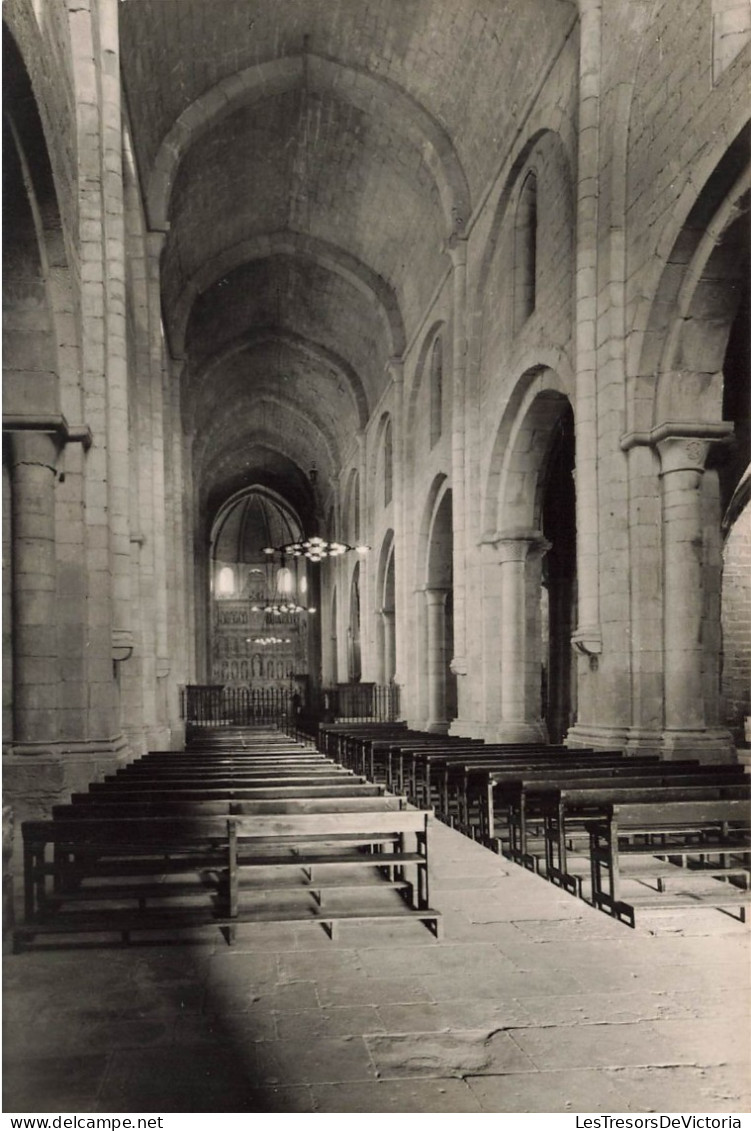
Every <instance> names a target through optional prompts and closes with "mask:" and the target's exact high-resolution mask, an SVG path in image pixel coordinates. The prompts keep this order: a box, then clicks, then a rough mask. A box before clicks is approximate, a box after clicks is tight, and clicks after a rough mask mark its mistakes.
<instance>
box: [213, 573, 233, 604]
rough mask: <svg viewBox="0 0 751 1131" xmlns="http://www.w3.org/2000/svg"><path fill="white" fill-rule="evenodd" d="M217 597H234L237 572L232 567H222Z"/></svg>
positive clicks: (217, 586) (217, 584)
mask: <svg viewBox="0 0 751 1131" xmlns="http://www.w3.org/2000/svg"><path fill="white" fill-rule="evenodd" d="M216 595H217V597H234V595H235V571H234V570H233V569H232V566H222V568H221V569H220V570H219V576H218V577H217V580H216Z"/></svg>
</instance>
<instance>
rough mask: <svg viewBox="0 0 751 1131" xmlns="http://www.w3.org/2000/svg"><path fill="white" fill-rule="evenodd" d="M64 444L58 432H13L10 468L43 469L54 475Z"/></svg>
mask: <svg viewBox="0 0 751 1131" xmlns="http://www.w3.org/2000/svg"><path fill="white" fill-rule="evenodd" d="M64 443H65V441H64V440H63V439H62V437H61V435H60V433H59V432H13V433H12V434H11V442H10V451H11V466H12V467H14V468H15V467H19V466H22V465H34V466H36V467H45V468H47V469H48V470H49V471H51V472H52V473H53V474H54V472H55V470H56V468H57V460H58V456H59V455H60V452H61V451H62V449H63V447H64Z"/></svg>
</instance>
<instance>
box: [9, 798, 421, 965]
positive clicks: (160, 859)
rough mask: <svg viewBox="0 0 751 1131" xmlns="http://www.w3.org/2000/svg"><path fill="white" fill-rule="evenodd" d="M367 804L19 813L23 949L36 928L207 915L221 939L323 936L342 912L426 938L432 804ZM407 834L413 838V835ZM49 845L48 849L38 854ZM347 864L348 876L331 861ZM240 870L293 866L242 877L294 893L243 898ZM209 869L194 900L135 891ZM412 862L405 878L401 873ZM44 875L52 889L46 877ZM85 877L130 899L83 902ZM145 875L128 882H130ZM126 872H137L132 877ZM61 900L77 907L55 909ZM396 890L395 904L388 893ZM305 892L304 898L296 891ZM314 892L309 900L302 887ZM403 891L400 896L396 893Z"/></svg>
mask: <svg viewBox="0 0 751 1131" xmlns="http://www.w3.org/2000/svg"><path fill="white" fill-rule="evenodd" d="M379 800H382V801H383V802H384V803H385V805H384V806H379V808H378V809H377V810H373V811H369V812H355V813H352V812H330V811H327V812H322V813H317V812H299V811H293V812H286V813H282V814H279V813H275V814H268V813H264V812H257V811H256V810H255V808H254V810H253V812H252V814H248V813H247V812H241V813H238V814H233V815H230V816H206V817H204V816H191V817H142V816H138V817H132V818H131V817H117V818H116V819H112V818H109V817H108V818H106V819H99V818H91V819H89V818H85V817H80V816H79V817H76V818H71V817H69V816H68V817H66V818H65V819H60V818H58V819H53V820H51V821H27V822H25V823H24V825H23V837H24V887H25V911H26V920H25V922H24V923H23V924H22V925H21V926H19V927H18V928H17V929H16V932H15V945H16V947H17V948H21V947H23V946H24V945H26V944H27V943H28V942H29V941H31V940H32V939H33V938H34V937H35V936H36V935H39V934H58V933H65V932H70V931H73V932H79V933H81V932H85V933H90V932H97V933H99V932H116V933H118V934H120V935H121V937H122V938H123V941H129V939H130V936H131V933H132V932H134V931H141V930H159V931H162V930H164V929H169V930H174V929H182V928H193V927H197V926H205V925H208V924H214V925H219V926H223V927H225V928H227V929H228V930H227V937H228V941H229V942H231V941H232V939H233V937H234V928H235V927H236V926H237V924H238V923H240V922H254V921H257V922H260V921H269V920H273V921H275V922H279V921H284V922H287V921H311V920H312V921H318V922H321V923H322V924H323V925H324V926H325V927H326V929H327V931H328V933H329V934H333V932H334V927H335V924H336V923H337V922H339V921H341V920H368V919H382V918H388V919H392V918H393V919H400V918H404V917H405V916H406V917H408V918H417V919H419V920H421V921H422V922H424V923H425V924H426V925H427V926H429V927H430V929H431V930H432V931H433V933H434V934H436V936H438V934H439V933H440V915H439V913H438V912H437V911H435V910H434V909H432V908H431V907H430V905H429V881H428V824H429V821H430V818H431V814H429V813H425V812H420V811H416V810H412V809H409V810H407V809H404V808H401V807H395V806H398V805H399V802H398V799H395V798H383V799H379ZM412 842H413V843H412ZM50 846H51V847H52V850H53V856H52V859H51V860H49V859H48V858H47V850H48V849H49V847H50ZM342 867H344V868H345V869H353V868H354V869H355V870H357V871H358V875H356V876H355V877H353V878H352V879H351V881H350V882H348V881H347V879H346V877H345V878H343V877H342V876H341V873H340V870H341V868H342ZM248 869H263V870H268V869H271V870H276V869H283V870H286V871H287V872H291V873H292V874H293V878H292V881H291V882H289V881H287V882H285V883H282V884H281V886H280V885H279V884H278V883H277V882H274V881H271V882H270V881H269V880H268V878H264V879H263V881H262V882H261V883H260V884H255V885H252V884H251V890H252V891H254V892H255V893H256V894H259V893H260V894H262V893H267V892H268V891H269V890H280V891H284V892H285V893H287V894H289V893H291V894H292V895H293V896H295V897H297V902H296V903H295V904H294V905H293V906H291V907H281V908H276V909H274V911H273V912H266V911H265V910H264V909H263V908H252V907H250V906H249V904H248V902H247V899H246V896H247V891H246V888H245V885H244V884H241V882H240V877H241V874H242V873H243V872H246V870H248ZM196 870H199V871H204V872H205V871H206V870H209V871H210V872H212V874H218V875H219V876H220V877H221V882H219V883H213V884H210V885H208V886H205V885H204V887H203V890H200V889H199V891H198V895H199V897H200V903H199V905H198V906H197V907H196V906H190V907H186V906H182V907H167V908H164V907H153V906H151V905H149V906H148V907H147V904H148V902H149V899H153V898H154V894H155V893H154V891H149V899H147V898H146V897H145V896H144V892H146V891H147V890H149V889H148V887H147V886H145V885H148V882H149V881H151V882H152V883H153V882H154V881H155V880H157V879H159V878H160V877H162V876H165V875H167V876H170V877H172V879H173V881H174V877H176V876H178V875H180V874H185V873H186V872H188V873H190V872H195V871H196ZM410 870H412V871H413V872H414V878H413V879H411V878H409V875H408V872H409V871H410ZM50 878H51V879H52V889H51V890H50V889H49V888H48V881H49V880H50ZM87 878H88V879H93V880H94V881H95V882H97V881H111V880H112V879H113V878H116V880H117V882H116V883H115V884H112V883H108V884H105V886H104V888H103V889H100V890H103V891H104V893H105V895H106V897H107V898H108V899H109V900H110V902H115V903H120V904H122V903H128V902H130V901H134V900H135V901H136V902H138V903H139V907H138V908H131V907H127V906H126V907H122V906H116V907H109V908H98V909H95V910H94V911H92V910H91V909H90V908H89V909H86V908H84V909H83V910H81V904H82V903H83V904H85V903H86V902H87V899H86V896H87V895H91V896H92V898H91V899H90V900H88V902H89V903H90V902H94V901H95V900H97V899H99V898H101V896H100V895H97V894H96V888H95V887H94V888H92V889H91V891H90V892H85V891H83V888H82V885H83V884H84V883H85V881H86V880H87ZM139 880H140V881H143V882H137V881H139ZM134 881H136V882H134ZM155 887H156V890H157V895H158V894H159V892H161V895H162V897H163V898H166V899H168V900H170V899H174V898H175V897H176V896H181V895H184V894H185V890H186V889H185V888H184V887H183V886H182V885H181V884H179V883H174V882H172V883H163V884H161V885H155ZM329 889H331V890H336V891H350V890H351V891H355V892H357V891H360V890H362V889H367V891H368V894H369V896H372V895H373V894H374V893H375V894H376V895H378V893H386V894H387V895H388V898H389V899H390V900H391V902H389V903H388V904H386V905H383V901H381V903H380V904H378V903H376V902H373V900H372V899H371V901H370V903H367V902H366V903H365V904H362V905H360V906H352V905H349V906H347V907H342V908H337V907H335V906H326V907H324V905H323V904H324V892H326V891H328V890H329ZM66 892H67V894H68V896H69V902H71V903H73V905H74V907H76V908H77V909H75V910H73V911H72V912H71V911H65V910H61V907H62V908H64V907H65V906H66V903H65V897H66ZM395 892H396V893H397V895H400V896H401V897H402V898H401V899H397V901H396V902H393V895H394V893H395ZM301 893H302V894H303V895H304V897H305V898H304V900H303V903H302V905H301V904H300V899H299V896H300V894H301ZM311 895H313V896H314V902H313V903H311V901H310V898H309V897H310V896H311ZM405 901H406V902H405Z"/></svg>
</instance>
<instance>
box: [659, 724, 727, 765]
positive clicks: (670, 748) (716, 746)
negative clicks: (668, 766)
mask: <svg viewBox="0 0 751 1131" xmlns="http://www.w3.org/2000/svg"><path fill="white" fill-rule="evenodd" d="M662 756H663V758H664V759H665V761H666V762H669V761H673V760H677V759H680V758H685V757H687V756H688V757H693V758H698V759H699V761H700V762H707V763H711V762H736V761H737V760H738V759H737V754H736V749H735V743H734V742H733V736H732V735H731V733H730V731H729V730H725V728H724V727H712V728H707V729H706V730H665V731H663V732H662Z"/></svg>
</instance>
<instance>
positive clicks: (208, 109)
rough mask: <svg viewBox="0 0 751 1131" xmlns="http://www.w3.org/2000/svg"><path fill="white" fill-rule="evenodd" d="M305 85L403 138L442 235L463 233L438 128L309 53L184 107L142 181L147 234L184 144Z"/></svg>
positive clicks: (247, 74)
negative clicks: (424, 178) (425, 181)
mask: <svg viewBox="0 0 751 1131" xmlns="http://www.w3.org/2000/svg"><path fill="white" fill-rule="evenodd" d="M303 85H306V87H307V89H309V90H312V91H314V92H315V93H319V94H325V93H330V94H333V95H335V96H336V97H339V98H342V97H346V99H347V100H348V101H350V102H351V103H352V104H353V105H354V106H356V107H358V108H359V109H362V110H364V111H366V112H367V113H370V114H373V113H377V114H380V115H382V116H383V117H384V119H385V120H386V121H388V122H389V123H390V124H391V125H392V126H393V128H394V129H395V131H396V132H397V133H400V134H402V135H403V136H405V135H406V137H407V138H408V140H409V141H410V142H411V143H412V144H413V145H414V146H415V147H416V149H417V150H418V151H419V152H420V154H421V156H422V158H423V160H424V161H425V163H426V165H427V166H428V168H429V169H430V171H431V173H432V176H433V179H434V181H435V184H436V187H437V189H438V194H439V197H440V200H441V204H442V208H443V213H444V218H445V221H446V234H447V236H450V235H452V234H454V233H457V232H461V231H463V230H464V226H465V224H466V223H467V221H468V219H469V217H470V215H471V200H470V191H469V184H468V182H467V178H466V176H465V174H464V170H463V169H462V166H461V162H460V161H459V158H458V156H457V154H456V151H455V150H454V147H453V145H452V142H451V139H450V138H449V135H448V133H447V132H446V130H445V129H444V127H443V126H442V125H441V124H440V123H439V122H438V121H437V120H436V119H435V118H433V116H432V115H431V114H429V113H428V111H427V110H425V109H424V107H422V106H421V105H420V104H419V103H418V102H416V101H415V100H414V99H413V98H411V97H410V96H409V95H408V94H407V93H406V92H405V91H403V90H401V89H400V88H399V87H397V86H395V85H394V84H393V83H387V82H386V81H385V80H383V79H380V78H377V77H375V76H373V75H372V74H371V73H369V72H366V71H361V70H358V69H356V68H354V67H346V66H344V65H343V64H341V63H337V62H335V61H334V60H333V59H325V58H323V57H322V56H319V55H314V54H311V53H309V52H306V53H304V54H300V55H288V56H285V57H284V58H281V59H272V60H269V61H267V62H265V63H258V64H256V65H255V66H252V67H248V68H246V69H245V70H244V71H240V72H239V73H237V74H234V75H231V76H229V77H228V78H226V79H223V80H222V81H221V82H219V83H217V84H216V86H214V87H212V88H211V89H210V90H208V91H206V92H204V94H202V95H201V96H200V97H199V98H197V99H196V100H195V101H194V102H193V103H191V105H190V106H188V107H187V108H186V109H185V110H184V111H183V112H182V114H181V115H180V117H179V118H178V119H177V121H176V122H175V123H174V125H173V126H172V129H171V130H170V132H169V133H168V134H167V136H166V137H165V138H164V139H163V140H162V143H161V145H160V147H159V151H158V153H157V155H156V158H155V160H154V165H153V168H152V170H151V173H150V176H149V178H148V185H147V193H146V199H147V207H148V213H149V223H150V227H151V228H152V229H155V230H160V231H165V230H166V228H167V223H168V216H169V200H170V195H171V192H172V186H173V184H174V180H175V176H176V173H177V168H178V166H179V164H180V161H181V160H182V158H183V156H184V154H185V153H186V152H187V150H188V149H189V148H190V146H191V145H193V144H194V142H195V141H196V140H197V139H198V138H199V137H200V136H201V135H202V134H203V133H205V132H206V131H207V130H208V129H210V128H211V127H212V126H214V125H216V123H217V122H218V121H220V120H221V119H223V118H225V117H226V116H227V115H229V114H231V113H232V112H233V111H234V110H235V109H237V108H238V107H240V106H247V105H250V104H251V103H253V102H257V101H260V100H261V99H267V98H269V97H272V96H274V95H278V94H282V93H284V92H286V91H288V90H295V89H298V88H301V87H302V86H303Z"/></svg>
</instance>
